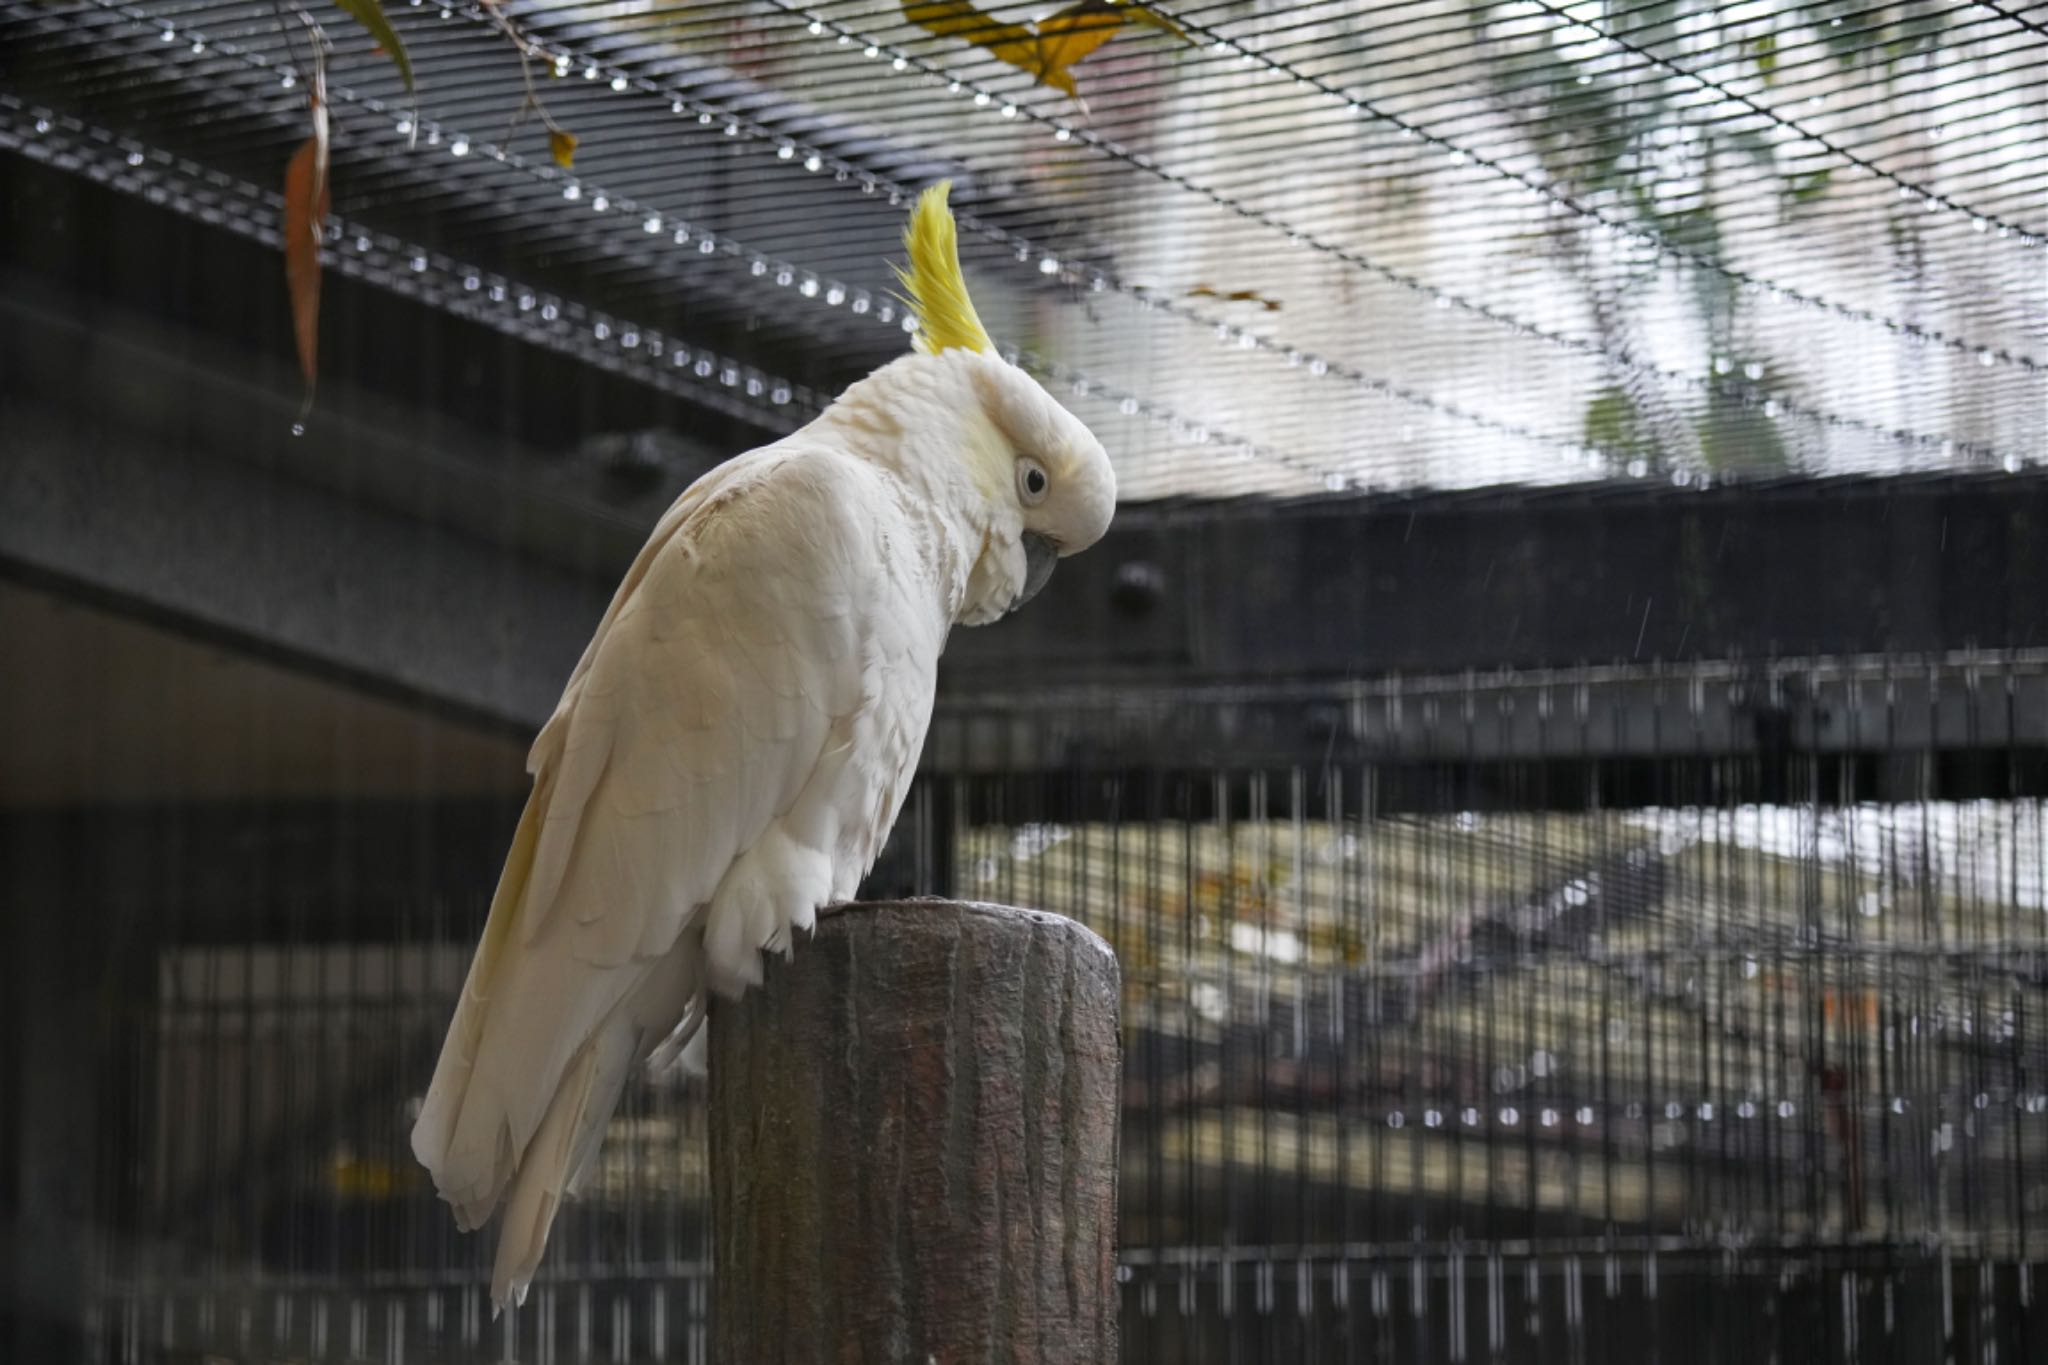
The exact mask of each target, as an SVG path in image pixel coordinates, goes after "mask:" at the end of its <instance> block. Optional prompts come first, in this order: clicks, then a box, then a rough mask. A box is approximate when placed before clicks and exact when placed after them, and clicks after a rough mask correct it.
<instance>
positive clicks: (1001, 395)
mask: <svg viewBox="0 0 2048 1365" xmlns="http://www.w3.org/2000/svg"><path fill="white" fill-rule="evenodd" d="M950 189H951V185H950V184H949V183H948V182H944V181H942V182H940V183H939V184H937V185H934V186H932V187H931V188H930V189H928V190H926V191H925V192H924V193H923V194H922V195H920V196H919V197H918V201H917V207H916V208H915V209H914V210H913V211H912V213H911V216H910V223H909V226H908V227H907V228H906V229H905V231H904V234H903V240H904V245H905V247H906V248H907V249H908V252H909V256H910V265H909V268H908V269H906V270H901V271H899V272H898V274H899V275H900V277H901V278H902V281H903V284H904V286H905V289H906V291H907V292H908V294H909V300H910V303H911V306H912V307H913V308H914V309H915V310H916V313H917V319H918V329H917V337H916V345H917V350H918V352H919V354H918V355H916V356H906V357H905V358H904V359H903V360H900V361H897V362H896V363H895V364H894V365H891V366H889V367H888V368H887V369H886V370H884V371H883V372H882V373H883V374H887V373H888V372H889V371H891V370H898V369H899V367H902V368H903V369H904V370H913V369H914V370H916V371H919V372H921V373H920V374H919V378H920V379H921V380H923V381H925V382H926V383H928V384H930V386H931V387H930V389H928V390H927V393H928V394H929V395H931V396H932V397H936V398H937V399H938V401H939V402H940V403H941V404H942V405H943V406H944V407H945V408H946V410H947V416H948V417H949V418H950V420H949V421H948V422H946V423H945V425H946V426H948V427H949V428H950V432H949V439H948V440H947V444H948V445H950V446H951V451H950V456H951V458H953V459H956V460H958V461H960V463H961V467H962V468H963V471H964V472H965V474H966V475H967V480H966V484H967V487H968V488H969V489H971V490H972V494H971V495H972V496H973V498H974V500H975V501H976V502H977V503H978V504H979V505H978V507H977V508H976V511H977V513H978V515H976V516H975V518H974V520H975V521H976V522H977V523H978V524H979V525H981V527H982V528H983V533H984V536H985V543H984V544H983V545H982V546H981V548H980V553H979V555H978V556H977V558H976V561H975V563H974V566H973V570H972V574H971V577H970V581H969V584H968V592H967V601H966V602H965V603H964V604H963V610H962V613H961V620H962V621H963V622H964V623H965V624H968V625H980V624H982V623H984V622H987V621H992V620H995V619H996V618H997V617H1000V616H1002V615H1004V614H1006V613H1008V612H1011V611H1015V610H1016V609H1017V608H1018V607H1021V606H1022V605H1024V603H1026V602H1028V601H1029V600H1031V598H1032V597H1034V596H1036V595H1037V593H1038V591H1039V589H1041V588H1043V587H1044V586H1045V584H1046V580H1047V579H1049V578H1051V577H1052V571H1053V566H1054V565H1055V564H1056V563H1057V562H1058V561H1059V560H1060V559H1061V558H1062V557H1064V556H1066V555H1071V554H1077V553H1079V552H1080V551H1082V550H1085V549H1087V548H1088V547H1089V546H1090V545H1093V544H1094V543H1095V542H1096V541H1098V540H1100V539H1101V538H1102V535H1103V532H1105V531H1107V530H1108V529H1109V522H1110V517H1111V516H1112V515H1113V514H1114V513H1115V511H1116V474H1115V473H1114V471H1112V470H1111V468H1110V464H1109V454H1108V452H1107V451H1105V450H1104V449H1103V448H1102V443H1101V442H1100V441H1098V440H1096V439H1095V434H1094V433H1093V432H1091V431H1089V430H1088V428H1087V427H1086V426H1085V425H1084V424H1083V423H1082V422H1081V420H1080V419H1079V418H1078V417H1076V416H1074V414H1072V413H1071V412H1068V411H1067V410H1066V409H1065V408H1064V407H1062V406H1061V405H1060V404H1059V402H1058V401H1057V400H1055V399H1054V398H1053V396H1052V395H1051V394H1049V393H1047V392H1046V391H1045V388H1044V386H1043V385H1041V384H1040V383H1039V382H1038V381H1037V380H1035V379H1033V378H1032V377H1031V376H1030V375H1029V374H1026V373H1025V372H1024V371H1023V370H1022V369H1020V368H1018V367H1017V366H1015V365H1012V364H1010V363H1009V362H1008V361H1006V360H1004V359H1003V358H1002V356H1001V355H1000V354H998V352H997V350H996V345H995V342H994V341H992V340H991V339H990V338H989V335H988V332H987V331H986V330H985V329H984V328H983V327H982V325H981V319H980V317H979V316H978V315H977V314H976V313H975V311H974V303H973V301H972V300H971V299H970V298H969V297H968V294H967V282H966V280H965V278H964V277H963V276H962V275H961V272H960V257H959V247H958V243H957V240H956V235H955V228H954V224H953V215H952V212H951V211H950V210H949V209H948V208H947V206H946V197H947V193H948V191H949V190H950ZM878 377H879V376H878ZM905 378H908V375H905Z"/></svg>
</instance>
